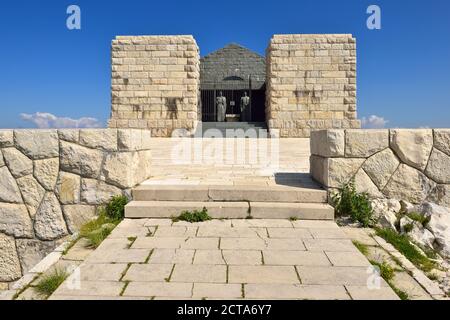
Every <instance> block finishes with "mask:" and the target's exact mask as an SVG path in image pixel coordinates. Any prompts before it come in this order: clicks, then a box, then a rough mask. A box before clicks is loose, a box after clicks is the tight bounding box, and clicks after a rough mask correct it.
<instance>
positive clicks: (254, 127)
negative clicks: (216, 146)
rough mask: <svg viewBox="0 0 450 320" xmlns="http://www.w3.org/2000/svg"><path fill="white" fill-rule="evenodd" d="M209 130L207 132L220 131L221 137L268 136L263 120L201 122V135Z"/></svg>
mask: <svg viewBox="0 0 450 320" xmlns="http://www.w3.org/2000/svg"><path fill="white" fill-rule="evenodd" d="M210 129H215V131H209V132H208V133H209V134H216V133H217V132H220V134H221V135H222V136H223V137H227V138H229V137H235V136H237V137H245V136H248V135H249V134H250V135H251V136H250V137H255V136H254V135H255V134H256V137H257V138H261V137H262V138H265V137H268V130H267V126H266V124H265V123H264V122H203V123H202V126H201V130H202V136H204V135H205V133H206V132H207V131H208V130H210Z"/></svg>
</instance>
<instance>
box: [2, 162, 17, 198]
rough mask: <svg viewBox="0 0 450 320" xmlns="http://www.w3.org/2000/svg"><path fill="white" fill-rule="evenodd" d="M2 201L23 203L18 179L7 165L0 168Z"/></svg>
mask: <svg viewBox="0 0 450 320" xmlns="http://www.w3.org/2000/svg"><path fill="white" fill-rule="evenodd" d="M0 201H3V202H10V203H22V196H21V195H20V191H19V187H18V186H17V183H16V180H14V178H13V176H12V175H11V173H10V172H9V170H8V168H7V167H6V166H4V167H1V168H0Z"/></svg>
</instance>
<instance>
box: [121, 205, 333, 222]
mask: <svg viewBox="0 0 450 320" xmlns="http://www.w3.org/2000/svg"><path fill="white" fill-rule="evenodd" d="M203 207H205V208H206V209H207V210H208V214H209V215H210V216H211V217H212V218H215V219H221V218H224V219H231V218H233V219H244V218H248V217H252V218H256V219H289V218H294V217H295V218H297V219H302V220H332V219H334V209H333V207H331V206H330V205H328V204H324V203H285V202H243V201H238V202H201V201H195V202H192V201H132V202H130V203H129V204H127V206H126V207H125V217H126V218H171V217H176V216H179V215H180V214H181V212H182V211H185V210H189V211H193V210H201V209H202V208H203Z"/></svg>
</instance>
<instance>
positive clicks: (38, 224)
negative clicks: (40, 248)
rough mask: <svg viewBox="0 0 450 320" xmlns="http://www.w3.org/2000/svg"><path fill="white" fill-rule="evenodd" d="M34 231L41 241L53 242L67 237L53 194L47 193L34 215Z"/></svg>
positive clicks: (59, 209) (56, 200)
mask: <svg viewBox="0 0 450 320" xmlns="http://www.w3.org/2000/svg"><path fill="white" fill-rule="evenodd" d="M34 230H35V232H36V235H37V236H38V237H39V238H40V239H43V240H53V239H57V238H61V237H62V236H65V235H67V228H66V223H65V221H64V218H63V214H62V211H61V207H60V205H59V202H58V199H57V198H56V196H55V194H53V193H51V192H47V194H46V195H45V196H44V199H43V201H42V204H41V206H40V207H39V210H38V212H37V213H36V217H35V223H34Z"/></svg>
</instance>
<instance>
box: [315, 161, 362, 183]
mask: <svg viewBox="0 0 450 320" xmlns="http://www.w3.org/2000/svg"><path fill="white" fill-rule="evenodd" d="M310 162H311V172H312V175H313V178H314V179H316V180H317V181H318V182H320V183H321V184H323V185H324V186H326V187H330V188H341V187H342V186H343V185H345V184H346V183H348V182H349V181H350V180H351V179H352V178H353V177H354V176H355V174H356V172H357V171H358V170H359V168H360V167H361V165H362V164H363V162H364V159H352V158H321V157H315V156H312V157H311V161H310Z"/></svg>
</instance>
